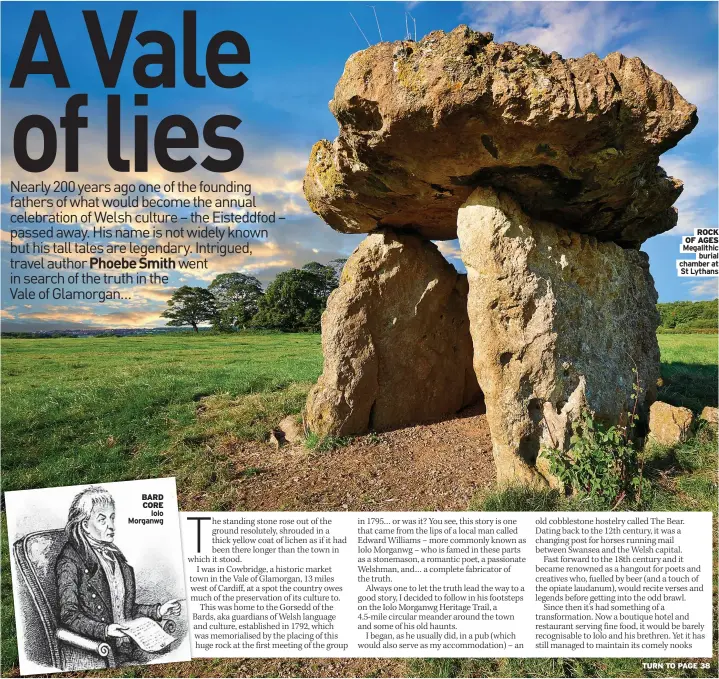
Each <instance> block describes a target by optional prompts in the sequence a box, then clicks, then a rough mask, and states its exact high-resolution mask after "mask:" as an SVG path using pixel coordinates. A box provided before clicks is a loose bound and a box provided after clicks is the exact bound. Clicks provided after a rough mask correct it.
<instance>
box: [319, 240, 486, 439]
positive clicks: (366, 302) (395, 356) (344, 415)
mask: <svg viewBox="0 0 719 679" xmlns="http://www.w3.org/2000/svg"><path fill="white" fill-rule="evenodd" d="M322 349H323V353H324V359H325V363H324V371H323V373H322V376H321V377H320V379H319V382H318V383H317V384H316V385H315V386H314V387H313V389H312V391H311V392H310V395H309V397H308V400H307V407H306V422H307V424H308V426H309V428H310V429H311V430H312V431H314V432H316V433H318V434H321V435H326V434H334V435H347V434H361V433H363V432H366V431H368V430H370V429H376V430H385V429H391V428H395V427H401V426H406V425H410V424H416V423H419V422H425V421H429V420H433V419H437V418H441V417H444V416H447V415H450V414H452V413H455V412H457V411H458V410H459V409H460V408H462V406H464V405H467V404H469V403H471V402H473V401H475V400H476V399H477V397H478V395H479V389H478V387H477V380H476V378H475V376H474V371H473V369H472V340H471V338H470V335H469V321H468V319H467V281H466V277H465V276H462V275H460V274H458V273H457V272H456V271H455V269H454V268H453V267H452V266H451V265H450V264H449V263H448V262H447V261H446V260H445V259H444V258H443V257H442V255H441V254H440V253H439V251H438V250H437V247H436V246H435V245H434V244H433V243H430V242H427V241H424V240H423V239H421V238H419V237H417V236H413V235H409V234H396V233H393V232H392V231H389V230H383V231H378V232H375V233H373V234H371V235H369V236H368V237H367V238H365V240H364V241H362V243H360V245H359V247H358V248H357V249H356V250H355V252H354V253H353V254H352V256H351V257H350V258H349V260H348V261H347V263H346V264H345V267H344V270H343V271H342V277H341V282H340V286H339V288H337V289H336V290H335V291H334V292H333V293H332V294H331V295H330V298H329V301H328V304H327V310H326V311H325V313H324V314H323V316H322Z"/></svg>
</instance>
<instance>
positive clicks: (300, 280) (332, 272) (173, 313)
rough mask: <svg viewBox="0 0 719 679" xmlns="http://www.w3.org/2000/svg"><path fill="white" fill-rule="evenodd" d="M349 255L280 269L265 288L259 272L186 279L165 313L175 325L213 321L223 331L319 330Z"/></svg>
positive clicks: (170, 300)
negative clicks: (202, 282) (203, 282)
mask: <svg viewBox="0 0 719 679" xmlns="http://www.w3.org/2000/svg"><path fill="white" fill-rule="evenodd" d="M346 261H347V260H346V259H335V260H333V261H331V262H330V263H329V264H320V263H319V262H310V263H309V264H305V265H304V266H303V267H301V268H300V269H289V270H288V271H282V272H280V273H278V274H277V276H276V277H275V279H274V280H273V281H272V282H271V283H270V284H269V285H268V286H267V289H265V290H263V289H262V283H260V281H259V280H258V279H257V278H255V277H254V276H248V275H247V274H243V273H223V274H219V275H218V276H217V277H216V278H215V279H214V280H213V281H212V282H211V283H210V284H209V285H208V286H207V288H202V287H191V286H189V285H183V286H182V287H181V288H178V289H177V290H175V292H173V293H172V297H170V299H169V300H168V301H167V309H166V310H165V311H163V312H162V314H161V315H162V316H163V317H164V318H167V319H168V321H167V325H169V326H176V327H181V326H186V325H189V326H191V327H192V328H193V330H194V331H195V332H199V327H198V326H199V325H201V324H203V323H210V324H211V325H212V327H213V329H214V330H217V331H219V332H235V331H237V330H245V329H258V330H283V331H286V332H298V331H306V332H317V331H319V329H320V320H321V318H322V312H323V311H324V310H325V307H326V306H327V298H328V297H329V296H330V293H331V292H332V291H333V290H334V289H335V288H336V287H337V286H338V285H339V275H340V272H341V271H342V267H343V266H344V263H345V262H346Z"/></svg>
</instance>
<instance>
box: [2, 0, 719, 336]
mask: <svg viewBox="0 0 719 679" xmlns="http://www.w3.org/2000/svg"><path fill="white" fill-rule="evenodd" d="M129 7H130V5H128V4H124V3H95V4H93V3H62V2H60V3H14V2H4V3H3V4H2V71H1V76H2V97H3V100H2V105H3V120H2V160H3V168H4V172H3V177H2V194H1V197H2V203H3V210H2V229H3V234H2V236H3V239H2V244H3V265H4V266H3V293H2V306H3V318H4V327H5V329H7V330H11V329H40V328H59V327H78V326H102V327H132V326H157V325H162V324H163V323H164V322H163V320H162V319H160V317H159V313H160V311H162V309H163V308H165V300H166V299H167V297H168V296H169V294H170V293H171V291H172V289H173V288H174V287H177V286H178V285H182V284H189V285H206V284H207V283H209V282H210V280H211V279H212V278H213V277H214V276H215V275H216V274H218V273H223V272H225V271H231V270H241V271H245V272H248V273H252V274H253V275H257V276H258V277H259V278H260V279H261V280H262V281H263V282H265V283H267V282H269V281H270V280H271V279H272V277H273V276H274V275H275V274H276V273H277V271H279V270H282V269H286V268H288V267H290V266H300V265H302V264H303V263H305V262H308V261H312V260H317V261H322V262H326V261H330V260H331V259H334V258H336V257H340V256H347V255H348V254H349V253H350V252H351V251H352V249H353V248H354V247H355V246H356V244H357V243H358V242H359V238H358V237H353V236H346V235H342V234H337V233H335V232H334V231H332V229H330V228H329V227H328V226H326V225H325V224H324V223H323V222H322V221H321V220H320V219H319V218H318V217H316V216H315V215H313V214H312V213H311V212H310V211H309V208H308V207H307V205H306V203H305V201H304V198H303V196H302V190H301V180H302V176H303V174H304V169H305V166H306V162H307V158H308V157H309V151H310V148H311V147H312V145H313V143H314V142H315V141H317V140H318V139H321V138H328V139H332V138H334V137H335V136H336V133H337V124H336V122H335V120H334V118H333V117H332V115H331V114H330V113H329V110H328V108H327V102H328V101H329V99H330V98H331V96H332V92H333V90H334V86H335V83H336V82H337V80H338V78H339V76H340V75H341V73H342V69H343V66H344V63H345V61H346V60H347V58H348V57H349V55H350V54H351V53H353V52H355V51H357V50H360V49H362V48H363V47H366V42H365V39H364V38H363V37H362V35H361V33H360V32H359V30H358V29H357V27H356V26H355V24H354V23H353V21H352V19H351V17H350V12H351V13H352V14H353V15H354V17H355V18H356V19H357V21H358V22H359V24H360V26H361V27H362V29H363V31H364V33H365V34H366V35H367V38H368V39H369V40H370V42H372V43H374V42H378V41H379V36H378V32H377V26H376V23H375V19H374V15H373V13H372V9H371V4H369V3H360V2H348V3H335V2H330V3H324V2H323V3H304V2H299V3H289V2H288V3H272V2H268V3H252V2H248V3H234V2H226V3H214V2H202V3H200V2H197V3H153V2H138V3H134V4H132V6H131V7H132V8H137V9H138V10H139V15H138V19H137V22H136V25H135V29H134V32H133V36H134V35H137V33H139V32H140V31H143V30H148V29H160V30H164V31H166V32H168V33H170V34H171V35H172V36H173V37H174V38H175V43H176V48H177V53H176V60H177V63H178V70H177V74H178V76H177V82H178V84H177V87H176V88H175V89H166V90H162V89H155V90H149V91H148V94H149V101H150V107H149V113H150V129H151V131H152V129H153V128H154V125H155V124H156V123H157V121H159V120H160V119H161V118H163V117H165V116H167V115H169V114H173V113H180V114H183V115H186V116H188V117H190V118H191V119H192V120H194V122H195V123H196V125H197V126H198V127H200V128H201V126H202V124H204V121H205V120H207V119H208V118H209V117H211V116H213V115H215V114H217V113H228V114H233V115H236V116H238V117H239V118H241V119H242V121H243V122H242V124H241V125H240V127H239V128H238V129H237V131H236V136H237V137H238V138H239V139H240V141H241V142H242V144H243V146H244V149H245V161H244V162H243V164H242V166H241V167H240V168H239V169H238V170H237V171H236V172H234V173H233V174H232V175H225V176H218V175H213V174H211V173H207V172H204V171H202V172H199V171H192V172H190V173H188V174H187V175H185V176H184V177H183V178H184V179H187V180H194V181H197V180H199V179H204V180H206V181H218V180H224V181H226V180H229V179H233V180H235V181H240V182H251V183H252V184H253V187H254V188H255V190H256V192H257V193H258V203H259V204H260V205H261V206H262V207H263V208H265V209H270V210H271V209H277V210H278V213H281V214H285V215H286V217H287V219H286V220H285V221H284V223H282V226H276V227H274V228H273V229H272V230H271V232H270V240H269V241H268V242H266V243H262V244H258V246H257V247H256V248H255V256H254V257H253V258H252V259H246V258H242V257H234V258H232V257H231V258H226V259H224V260H221V259H212V260H211V267H212V269H211V271H208V272H205V273H203V274H202V275H201V276H192V275H187V274H185V275H183V276H181V275H180V273H178V272H174V273H172V274H171V286H170V287H168V288H162V287H159V286H156V287H154V288H142V289H139V288H136V289H133V290H130V291H128V294H129V295H130V296H131V297H132V299H131V300H130V301H129V302H107V303H105V304H98V303H91V302H69V303H63V302H54V303H47V304H46V303H42V302H38V301H33V302H32V303H29V304H26V303H24V302H18V301H17V300H12V299H10V296H9V293H8V287H9V286H8V266H7V259H8V256H9V253H8V248H7V246H8V243H7V232H8V231H9V229H10V228H11V227H10V224H9V215H10V214H11V212H10V210H9V208H8V205H7V201H8V198H9V194H10V192H9V182H10V180H12V179H15V180H23V181H39V180H41V179H45V180H46V181H47V180H52V179H60V178H63V172H62V160H61V159H62V155H61V154H62V146H61V149H60V152H59V155H58V160H57V161H56V164H55V166H54V167H53V168H51V169H50V170H48V171H47V172H45V173H42V174H39V175H30V174H28V173H25V172H22V171H21V170H20V168H18V166H17V165H16V163H15V161H14V158H13V154H12V136H13V135H12V133H13V130H14V127H15V125H16V123H17V121H18V120H19V119H20V118H22V117H23V116H25V115H28V114H30V113H42V114H43V115H46V116H48V117H49V118H51V119H52V120H54V121H55V122H56V123H57V120H58V119H59V117H60V115H62V112H63V110H64V104H65V101H66V100H67V98H68V97H69V96H70V95H71V94H74V93H78V92H83V93H87V94H88V95H89V106H88V108H87V109H84V110H83V114H86V115H88V116H89V117H90V128H89V129H88V130H82V131H81V137H80V139H81V147H80V172H79V173H78V174H77V176H76V177H75V179H77V180H78V181H111V182H115V181H135V182H139V181H143V180H144V181H158V182H159V181H162V180H163V178H164V179H167V178H170V179H171V178H175V179H178V178H180V176H179V175H177V176H174V177H170V175H169V173H167V172H164V171H163V170H162V169H161V168H158V167H157V166H155V167H151V172H150V173H148V174H147V175H145V176H143V175H136V174H133V173H130V175H124V176H123V175H120V174H117V173H113V172H112V171H111V170H110V168H109V167H108V165H107V162H106V159H105V149H104V145H105V140H104V134H105V132H104V124H105V105H106V104H105V97H106V95H107V94H110V93H116V94H120V95H123V104H124V114H125V125H126V127H125V129H126V132H125V135H124V141H125V146H126V148H131V144H132V134H131V129H130V123H131V121H132V116H133V115H134V113H135V111H134V107H133V106H132V105H131V104H132V97H131V95H132V94H134V93H136V92H140V91H142V90H141V88H139V87H138V86H137V85H136V84H135V82H134V80H133V78H132V64H133V62H134V60H135V59H136V58H137V57H138V56H140V55H142V54H144V53H147V52H150V51H156V47H148V48H142V47H141V46H140V45H139V44H138V43H137V42H135V41H134V39H133V40H132V41H131V43H130V47H129V49H128V54H127V57H126V60H125V64H124V66H123V69H122V72H121V76H120V80H119V83H118V86H117V88H116V89H113V90H106V89H105V88H104V87H103V85H102V81H101V79H100V75H99V72H98V70H97V66H96V64H95V62H94V58H93V54H92V50H91V47H90V42H89V39H88V36H87V33H86V29H85V24H84V21H83V19H82V14H81V10H82V9H97V10H98V12H99V16H100V21H101V24H102V25H103V27H104V28H106V32H107V34H108V35H109V36H110V37H108V40H109V41H110V40H112V38H113V37H114V32H113V31H114V30H115V29H116V27H117V25H118V22H119V19H120V15H121V12H122V10H123V9H126V8H129ZM376 7H377V14H378V17H379V22H380V27H381V30H382V36H383V39H384V40H398V39H401V38H402V37H404V33H405V11H407V10H409V11H410V12H411V14H412V16H413V17H414V19H415V20H416V23H417V37H418V38H419V37H421V36H422V35H424V34H426V33H428V32H429V31H431V30H437V29H441V30H451V29H453V28H454V27H456V26H457V25H458V24H461V23H467V24H469V25H471V26H472V27H474V28H477V29H479V30H491V31H492V32H494V34H495V40H496V41H505V40H513V41H515V42H519V43H532V44H535V45H538V46H539V47H541V48H542V49H544V50H545V51H551V50H557V51H558V52H560V53H561V54H562V55H563V56H564V57H578V56H582V55H583V54H585V53H587V52H596V53H597V54H599V56H600V57H603V56H605V55H606V54H608V53H610V52H613V51H617V50H618V51H621V52H623V53H624V54H626V55H628V56H639V57H641V58H642V59H643V60H644V61H645V62H646V63H647V64H648V65H649V66H650V67H651V68H653V69H654V70H656V71H658V72H659V73H661V74H662V75H664V76H666V77H667V78H669V79H670V80H672V82H674V84H675V85H676V86H677V87H678V89H679V91H680V92H681V93H682V94H683V96H684V97H685V98H686V99H688V100H689V101H691V102H692V103H694V104H696V105H697V106H698V108H699V120H700V122H699V125H698V127H697V128H696V129H695V130H694V132H692V134H691V135H689V136H688V137H687V138H685V139H684V140H683V141H682V142H680V144H679V145H678V146H677V147H676V148H675V149H672V150H671V151H669V152H668V153H666V154H665V155H664V156H663V157H662V165H663V167H664V168H665V169H666V170H667V172H668V173H669V174H670V175H673V176H676V177H678V178H680V179H682V180H683V181H684V183H685V190H684V194H683V195H682V197H681V198H680V199H679V201H678V202H677V207H678V208H679V211H680V218H679V224H678V226H677V228H676V229H675V230H674V232H672V233H671V234H669V235H662V236H657V237H655V238H653V239H651V240H650V241H648V242H647V243H646V244H645V245H644V248H643V249H644V250H645V251H646V252H648V253H649V255H650V261H651V267H652V273H653V275H654V278H655V281H656V285H657V289H658V291H659V297H660V301H673V300H680V299H710V298H713V297H715V296H716V294H717V293H716V286H717V281H716V279H695V280H686V279H679V278H678V277H677V276H676V272H675V260H676V259H677V258H678V257H679V243H680V236H681V234H682V233H691V231H692V229H694V228H696V227H705V226H709V227H711V226H717V223H718V220H717V4H716V3H709V2H706V3H705V2H657V3H654V2H636V3H629V2H616V3H614V2H610V3H602V2H590V3H579V2H556V3H552V2H550V3H523V2H519V3H514V2H512V3H509V2H487V3H433V2H420V3H392V2H387V3H376ZM34 9H45V10H46V11H47V12H48V16H49V18H50V22H51V25H52V27H53V30H54V33H55V36H56V39H57V42H58V47H59V50H60V54H61V55H62V57H63V61H64V65H65V68H66V71H67V74H68V78H69V80H70V88H69V89H55V87H54V86H53V83H52V80H51V78H50V77H49V76H30V77H29V78H28V82H27V84H26V86H25V87H24V88H23V89H10V88H9V87H8V86H9V82H10V78H11V76H12V72H13V69H14V67H15V63H16V61H17V57H18V54H19V50H20V47H21V44H22V40H23V38H24V35H25V32H26V30H27V26H28V25H29V21H30V17H31V15H32V11H33V10H34ZM183 9H197V11H198V65H199V69H200V71H201V72H204V70H203V69H204V47H205V46H206V44H207V41H208V40H209V38H210V37H211V35H213V34H214V33H216V32H217V31H220V30H225V29H228V28H231V29H233V30H236V31H238V32H240V33H241V34H242V35H243V36H244V37H245V38H246V40H247V42H248V43H249V46H250V51H251V63H250V64H249V65H248V66H246V67H244V68H243V70H244V72H245V73H246V75H247V76H248V78H249V81H248V82H247V84H246V85H244V86H243V87H241V88H239V89H234V90H224V89H221V88H218V87H215V86H213V85H212V84H210V85H209V86H208V87H207V88H205V89H195V88H192V87H189V86H188V85H186V84H185V83H184V81H183V79H182V68H181V63H182V10H183ZM60 136H61V137H62V135H60ZM197 157H199V158H201V157H202V155H201V154H200V153H199V152H198V153H197ZM441 249H442V251H443V252H444V253H445V255H446V256H447V257H448V258H449V259H450V261H452V262H453V263H454V264H455V265H456V266H457V267H458V268H460V269H461V268H462V267H461V261H459V259H458V257H457V254H458V251H457V246H456V243H454V242H448V243H443V244H442V245H441Z"/></svg>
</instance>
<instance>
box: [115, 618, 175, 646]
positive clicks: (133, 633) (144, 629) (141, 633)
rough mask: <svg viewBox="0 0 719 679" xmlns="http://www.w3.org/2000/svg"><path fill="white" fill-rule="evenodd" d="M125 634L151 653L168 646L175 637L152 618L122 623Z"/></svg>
mask: <svg viewBox="0 0 719 679" xmlns="http://www.w3.org/2000/svg"><path fill="white" fill-rule="evenodd" d="M122 627H123V628H124V631H125V634H127V636H128V637H131V638H132V639H134V641H135V643H136V644H137V645H138V646H139V647H140V648H141V649H142V650H143V651H148V652H150V653H157V651H161V650H162V649H163V648H167V647H168V646H169V645H170V644H171V643H172V642H173V641H174V640H175V638H174V637H173V636H171V635H169V634H168V633H167V632H165V630H164V629H162V627H160V625H158V624H157V623H156V622H155V621H154V620H150V618H135V619H134V620H126V621H125V622H123V623H122Z"/></svg>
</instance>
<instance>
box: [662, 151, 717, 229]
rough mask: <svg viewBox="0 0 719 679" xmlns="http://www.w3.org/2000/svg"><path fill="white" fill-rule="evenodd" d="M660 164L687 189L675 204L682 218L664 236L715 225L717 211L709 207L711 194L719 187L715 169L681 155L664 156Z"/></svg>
mask: <svg viewBox="0 0 719 679" xmlns="http://www.w3.org/2000/svg"><path fill="white" fill-rule="evenodd" d="M660 163H661V166H662V167H663V168H664V169H665V170H666V172H667V174H668V175H669V176H671V177H676V178H677V179H681V180H682V181H683V182H684V191H683V192H682V195H681V196H679V200H677V202H676V203H675V205H676V208H677V209H678V210H679V221H678V222H677V225H676V226H675V227H674V228H673V229H672V230H671V231H668V232H666V234H665V235H672V236H677V235H684V234H691V233H694V229H698V228H701V227H707V226H716V225H717V216H716V211H715V210H714V209H710V208H708V207H706V204H707V203H709V202H710V201H708V200H707V199H708V198H709V194H711V193H712V192H715V191H716V190H717V173H716V169H715V168H710V167H708V166H706V165H700V164H698V163H696V162H694V161H692V160H690V159H689V158H687V157H685V156H681V155H668V156H665V157H663V158H662V159H661V161H660ZM715 202H716V201H714V203H715Z"/></svg>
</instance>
